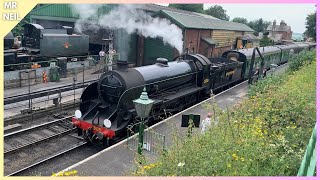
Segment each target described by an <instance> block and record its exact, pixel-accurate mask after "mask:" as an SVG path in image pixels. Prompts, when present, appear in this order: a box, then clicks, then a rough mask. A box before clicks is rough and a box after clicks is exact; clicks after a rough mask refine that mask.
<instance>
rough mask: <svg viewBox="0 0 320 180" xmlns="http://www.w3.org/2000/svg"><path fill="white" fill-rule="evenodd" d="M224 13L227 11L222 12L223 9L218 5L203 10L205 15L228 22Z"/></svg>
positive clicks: (227, 17)
mask: <svg viewBox="0 0 320 180" xmlns="http://www.w3.org/2000/svg"><path fill="white" fill-rule="evenodd" d="M226 12H227V11H226V10H224V9H223V7H222V6H219V5H215V6H211V7H210V8H209V9H206V10H205V13H206V14H208V15H210V16H213V17H216V18H218V19H221V20H226V21H229V19H230V17H229V16H228V15H227V13H226Z"/></svg>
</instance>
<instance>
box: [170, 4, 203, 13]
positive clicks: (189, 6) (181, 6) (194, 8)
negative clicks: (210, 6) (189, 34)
mask: <svg viewBox="0 0 320 180" xmlns="http://www.w3.org/2000/svg"><path fill="white" fill-rule="evenodd" d="M169 7H172V8H176V9H182V10H186V11H193V12H198V13H202V12H203V4H169Z"/></svg>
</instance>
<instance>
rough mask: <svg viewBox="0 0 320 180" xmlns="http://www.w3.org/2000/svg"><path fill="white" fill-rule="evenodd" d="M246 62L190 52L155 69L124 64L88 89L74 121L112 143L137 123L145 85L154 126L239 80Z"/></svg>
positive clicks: (89, 135)
mask: <svg viewBox="0 0 320 180" xmlns="http://www.w3.org/2000/svg"><path fill="white" fill-rule="evenodd" d="M239 63H240V62H239ZM241 64H242V63H240V65H239V64H238V62H235V61H231V60H226V61H225V62H222V61H214V60H211V61H210V60H209V59H207V58H206V57H204V56H202V55H200V54H194V55H190V54H185V55H182V56H179V57H177V58H175V59H174V60H173V61H172V62H168V60H167V59H164V58H158V59H157V61H156V63H155V64H153V65H149V66H143V67H136V68H128V66H127V63H126V62H125V61H118V63H117V65H118V67H117V70H113V71H109V72H106V73H104V74H103V75H102V76H101V78H100V80H99V81H98V82H95V83H93V84H91V85H89V86H88V87H87V88H86V89H85V90H84V92H83V94H82V96H81V102H80V111H78V112H77V113H78V115H77V117H74V118H73V119H72V122H73V124H74V125H75V126H76V127H77V128H78V134H79V135H83V136H84V138H85V139H86V140H87V141H90V142H103V143H104V144H105V145H109V144H110V140H115V139H117V138H118V137H121V135H123V134H122V133H124V132H126V131H125V129H126V127H127V126H128V125H132V124H135V123H136V119H137V114H136V112H135V109H134V105H133V100H134V99H137V98H139V96H140V94H141V92H142V90H143V88H144V87H145V88H146V91H147V93H148V95H149V98H151V99H153V100H154V104H153V107H152V110H151V113H150V116H149V117H148V123H152V122H155V121H158V120H159V119H161V117H165V116H166V115H167V114H170V113H175V112H178V111H181V110H183V109H185V108H186V107H189V106H191V105H193V104H195V103H197V102H200V101H201V100H204V99H205V98H207V97H208V96H209V95H210V90H212V89H213V88H218V87H221V86H222V85H223V84H228V83H231V82H235V81H237V80H239V79H240V78H241V77H240V74H241V73H237V71H240V72H241V67H242V65H241ZM233 75H234V76H233ZM232 76H233V77H232ZM215 80H216V81H215ZM217 80H220V81H219V82H221V83H217V82H218V81H217ZM214 81H215V82H216V83H214ZM80 112H81V113H80Z"/></svg>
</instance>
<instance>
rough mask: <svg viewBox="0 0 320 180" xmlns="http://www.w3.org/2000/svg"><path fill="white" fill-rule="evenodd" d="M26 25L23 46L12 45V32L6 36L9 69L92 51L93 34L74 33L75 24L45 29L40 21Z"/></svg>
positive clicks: (79, 55)
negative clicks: (91, 37)
mask: <svg viewBox="0 0 320 180" xmlns="http://www.w3.org/2000/svg"><path fill="white" fill-rule="evenodd" d="M23 28H24V29H23V36H22V46H21V47H20V48H18V49H13V48H12V46H13V41H14V36H13V34H12V32H10V33H9V34H8V35H7V36H6V37H5V38H4V41H5V56H4V65H5V71H8V70H16V69H19V68H20V66H22V64H25V65H28V63H30V62H43V61H48V60H50V58H57V57H66V58H67V59H69V60H71V59H74V58H77V60H83V59H85V57H86V55H88V52H89V36H87V35H77V34H72V31H73V29H72V28H71V27H68V26H63V27H61V28H54V29H45V28H43V27H42V26H41V25H39V24H25V25H24V27H23ZM19 64H20V65H19ZM9 65H11V66H9ZM29 68H30V67H29Z"/></svg>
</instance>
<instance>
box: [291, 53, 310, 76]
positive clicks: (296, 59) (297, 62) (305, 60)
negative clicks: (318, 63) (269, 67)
mask: <svg viewBox="0 0 320 180" xmlns="http://www.w3.org/2000/svg"><path fill="white" fill-rule="evenodd" d="M315 60H316V51H315V50H313V51H302V52H300V53H299V54H295V55H293V57H292V58H290V60H289V71H297V70H299V69H300V68H301V67H303V66H304V64H310V63H311V62H313V61H315Z"/></svg>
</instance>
